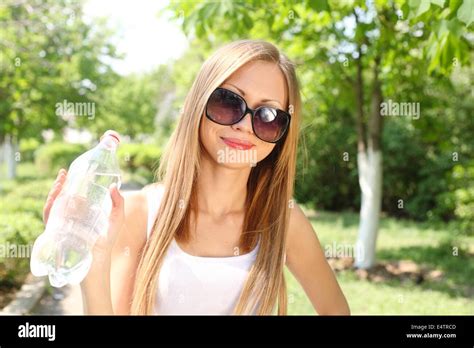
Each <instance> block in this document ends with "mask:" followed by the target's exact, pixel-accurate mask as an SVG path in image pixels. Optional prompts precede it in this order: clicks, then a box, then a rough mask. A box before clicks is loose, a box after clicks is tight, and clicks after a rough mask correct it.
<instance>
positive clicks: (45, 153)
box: [35, 142, 87, 175]
mask: <svg viewBox="0 0 474 348" xmlns="http://www.w3.org/2000/svg"><path fill="white" fill-rule="evenodd" d="M85 151H87V147H86V146H85V145H82V144H68V143H59V142H53V143H49V144H44V145H42V146H40V147H39V148H38V150H37V151H36V156H35V164H36V168H37V169H38V173H39V174H40V175H55V174H56V173H57V172H58V170H59V169H61V168H68V167H69V165H70V164H71V162H72V161H74V159H76V157H78V156H79V155H80V154H82V153H83V152H85Z"/></svg>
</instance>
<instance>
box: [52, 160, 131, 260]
mask: <svg viewBox="0 0 474 348" xmlns="http://www.w3.org/2000/svg"><path fill="white" fill-rule="evenodd" d="M66 177H67V171H66V170H65V169H60V170H59V172H58V175H57V177H56V180H55V182H54V184H53V187H52V188H51V191H50V192H49V194H48V198H47V199H46V203H45V205H44V208H43V222H44V223H45V224H46V223H47V222H48V219H49V214H50V212H51V208H52V206H53V204H54V202H55V200H56V198H57V197H58V196H59V194H60V193H61V190H62V188H63V186H64V183H65V182H66ZM109 192H110V197H111V199H112V210H111V212H110V216H109V224H108V225H109V227H108V231H107V234H105V235H100V236H99V237H98V239H97V241H96V243H95V245H94V249H93V251H92V252H93V256H94V261H97V262H99V261H104V258H106V257H109V256H110V254H111V252H112V247H113V246H114V243H115V241H116V239H117V236H118V233H119V231H120V229H121V228H122V225H123V221H124V204H123V197H122V195H121V194H120V192H119V190H118V189H117V185H115V184H112V185H111V186H110V188H109ZM81 203H82V202H78V203H77V204H75V205H74V207H75V208H76V209H80V207H81V206H83V207H84V208H87V205H84V204H81ZM68 209H69V207H68ZM71 213H74V212H71Z"/></svg>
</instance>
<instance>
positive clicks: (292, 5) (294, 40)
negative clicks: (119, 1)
mask: <svg viewBox="0 0 474 348" xmlns="http://www.w3.org/2000/svg"><path fill="white" fill-rule="evenodd" d="M469 4H470V2H469V1H467V0H466V1H459V0H451V1H449V2H448V1H443V0H433V1H430V0H410V1H405V0H393V1H380V0H375V1H369V2H365V1H356V0H347V1H335V0H334V1H303V2H298V1H275V2H272V3H268V2H265V1H261V0H253V1H246V2H231V1H222V2H212V3H210V2H186V3H174V4H172V5H171V6H170V9H171V10H172V11H174V13H175V15H176V18H177V19H178V20H181V21H182V25H183V29H184V30H185V31H186V32H187V33H188V35H189V36H190V38H192V39H193V40H196V39H197V40H201V42H203V43H204V44H206V45H218V44H220V43H221V42H224V41H228V40H233V39H240V38H247V37H249V38H262V39H267V40H269V41H272V42H275V43H276V44H277V45H278V46H280V47H281V48H282V49H283V50H284V51H285V52H287V54H288V55H290V57H292V58H293V59H294V60H295V61H296V62H297V63H301V64H300V65H301V66H300V70H299V72H300V79H301V80H302V86H303V87H302V90H303V96H304V97H305V100H304V103H305V104H307V105H305V110H304V114H305V116H304V117H305V122H306V126H308V125H317V124H320V123H323V124H324V122H325V121H319V120H318V117H316V115H317V114H319V115H320V114H326V115H329V112H334V111H341V110H346V109H348V110H350V114H351V115H352V120H353V124H354V126H355V130H356V134H357V137H356V142H355V143H357V172H358V177H359V184H360V189H361V209H360V214H361V221H360V226H359V239H358V243H360V244H361V245H362V246H363V250H364V253H363V254H362V255H359V257H358V258H357V259H356V265H357V266H358V267H361V268H369V267H371V266H372V265H373V264H374V263H375V245H376V240H377V232H378V223H379V215H380V209H381V205H382V168H383V166H382V141H383V139H382V135H383V134H384V131H383V123H384V122H383V121H384V117H383V116H382V115H381V109H382V105H383V103H384V101H385V100H386V96H392V95H393V96H397V89H398V86H400V85H407V84H410V83H413V85H415V86H416V85H417V84H416V83H414V82H416V81H417V79H418V78H419V76H420V75H421V76H426V75H427V74H441V75H448V74H450V73H451V71H452V70H453V69H454V68H455V67H456V65H465V64H468V62H469V52H470V51H471V50H472V43H470V42H469V41H468V35H467V33H468V32H469V28H470V27H471V23H472V7H470V5H469ZM209 18H212V20H209ZM405 78H408V80H405ZM398 95H400V93H399V94H398ZM405 95H409V91H407V93H406V94H405ZM413 95H414V96H415V97H419V93H415V94H413ZM320 101H322V105H318V103H319V102H320ZM326 101H327V103H326ZM395 101H397V100H395ZM400 101H401V100H398V102H400ZM412 101H413V102H415V103H419V99H413V100H412ZM329 102H332V103H334V102H335V103H337V104H338V105H337V107H331V104H330V103H329ZM332 117H338V114H333V115H332ZM310 129H311V127H310ZM316 136H317V135H316ZM347 152H348V153H349V152H351V150H350V149H348V150H347ZM338 157H342V154H338Z"/></svg>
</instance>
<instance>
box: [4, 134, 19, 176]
mask: <svg viewBox="0 0 474 348" xmlns="http://www.w3.org/2000/svg"><path fill="white" fill-rule="evenodd" d="M17 148H18V147H17V144H16V142H15V139H14V138H13V137H12V136H10V135H7V136H6V137H5V142H4V144H3V149H4V154H5V155H4V159H5V163H6V170H7V175H6V176H7V179H14V178H15V177H16V153H17Z"/></svg>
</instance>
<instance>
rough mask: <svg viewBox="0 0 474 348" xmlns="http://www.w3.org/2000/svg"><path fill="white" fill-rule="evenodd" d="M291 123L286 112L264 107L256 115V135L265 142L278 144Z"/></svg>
mask: <svg viewBox="0 0 474 348" xmlns="http://www.w3.org/2000/svg"><path fill="white" fill-rule="evenodd" d="M289 122H290V118H289V116H288V115H287V114H286V113H285V112H283V111H280V110H276V109H272V108H266V107H263V108H260V109H258V110H257V112H256V113H255V117H254V129H255V133H256V135H257V136H258V137H259V138H260V139H262V140H264V141H268V142H276V141H278V140H279V139H280V138H281V137H282V136H283V135H284V134H285V132H286V129H287V128H288V124H289Z"/></svg>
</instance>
